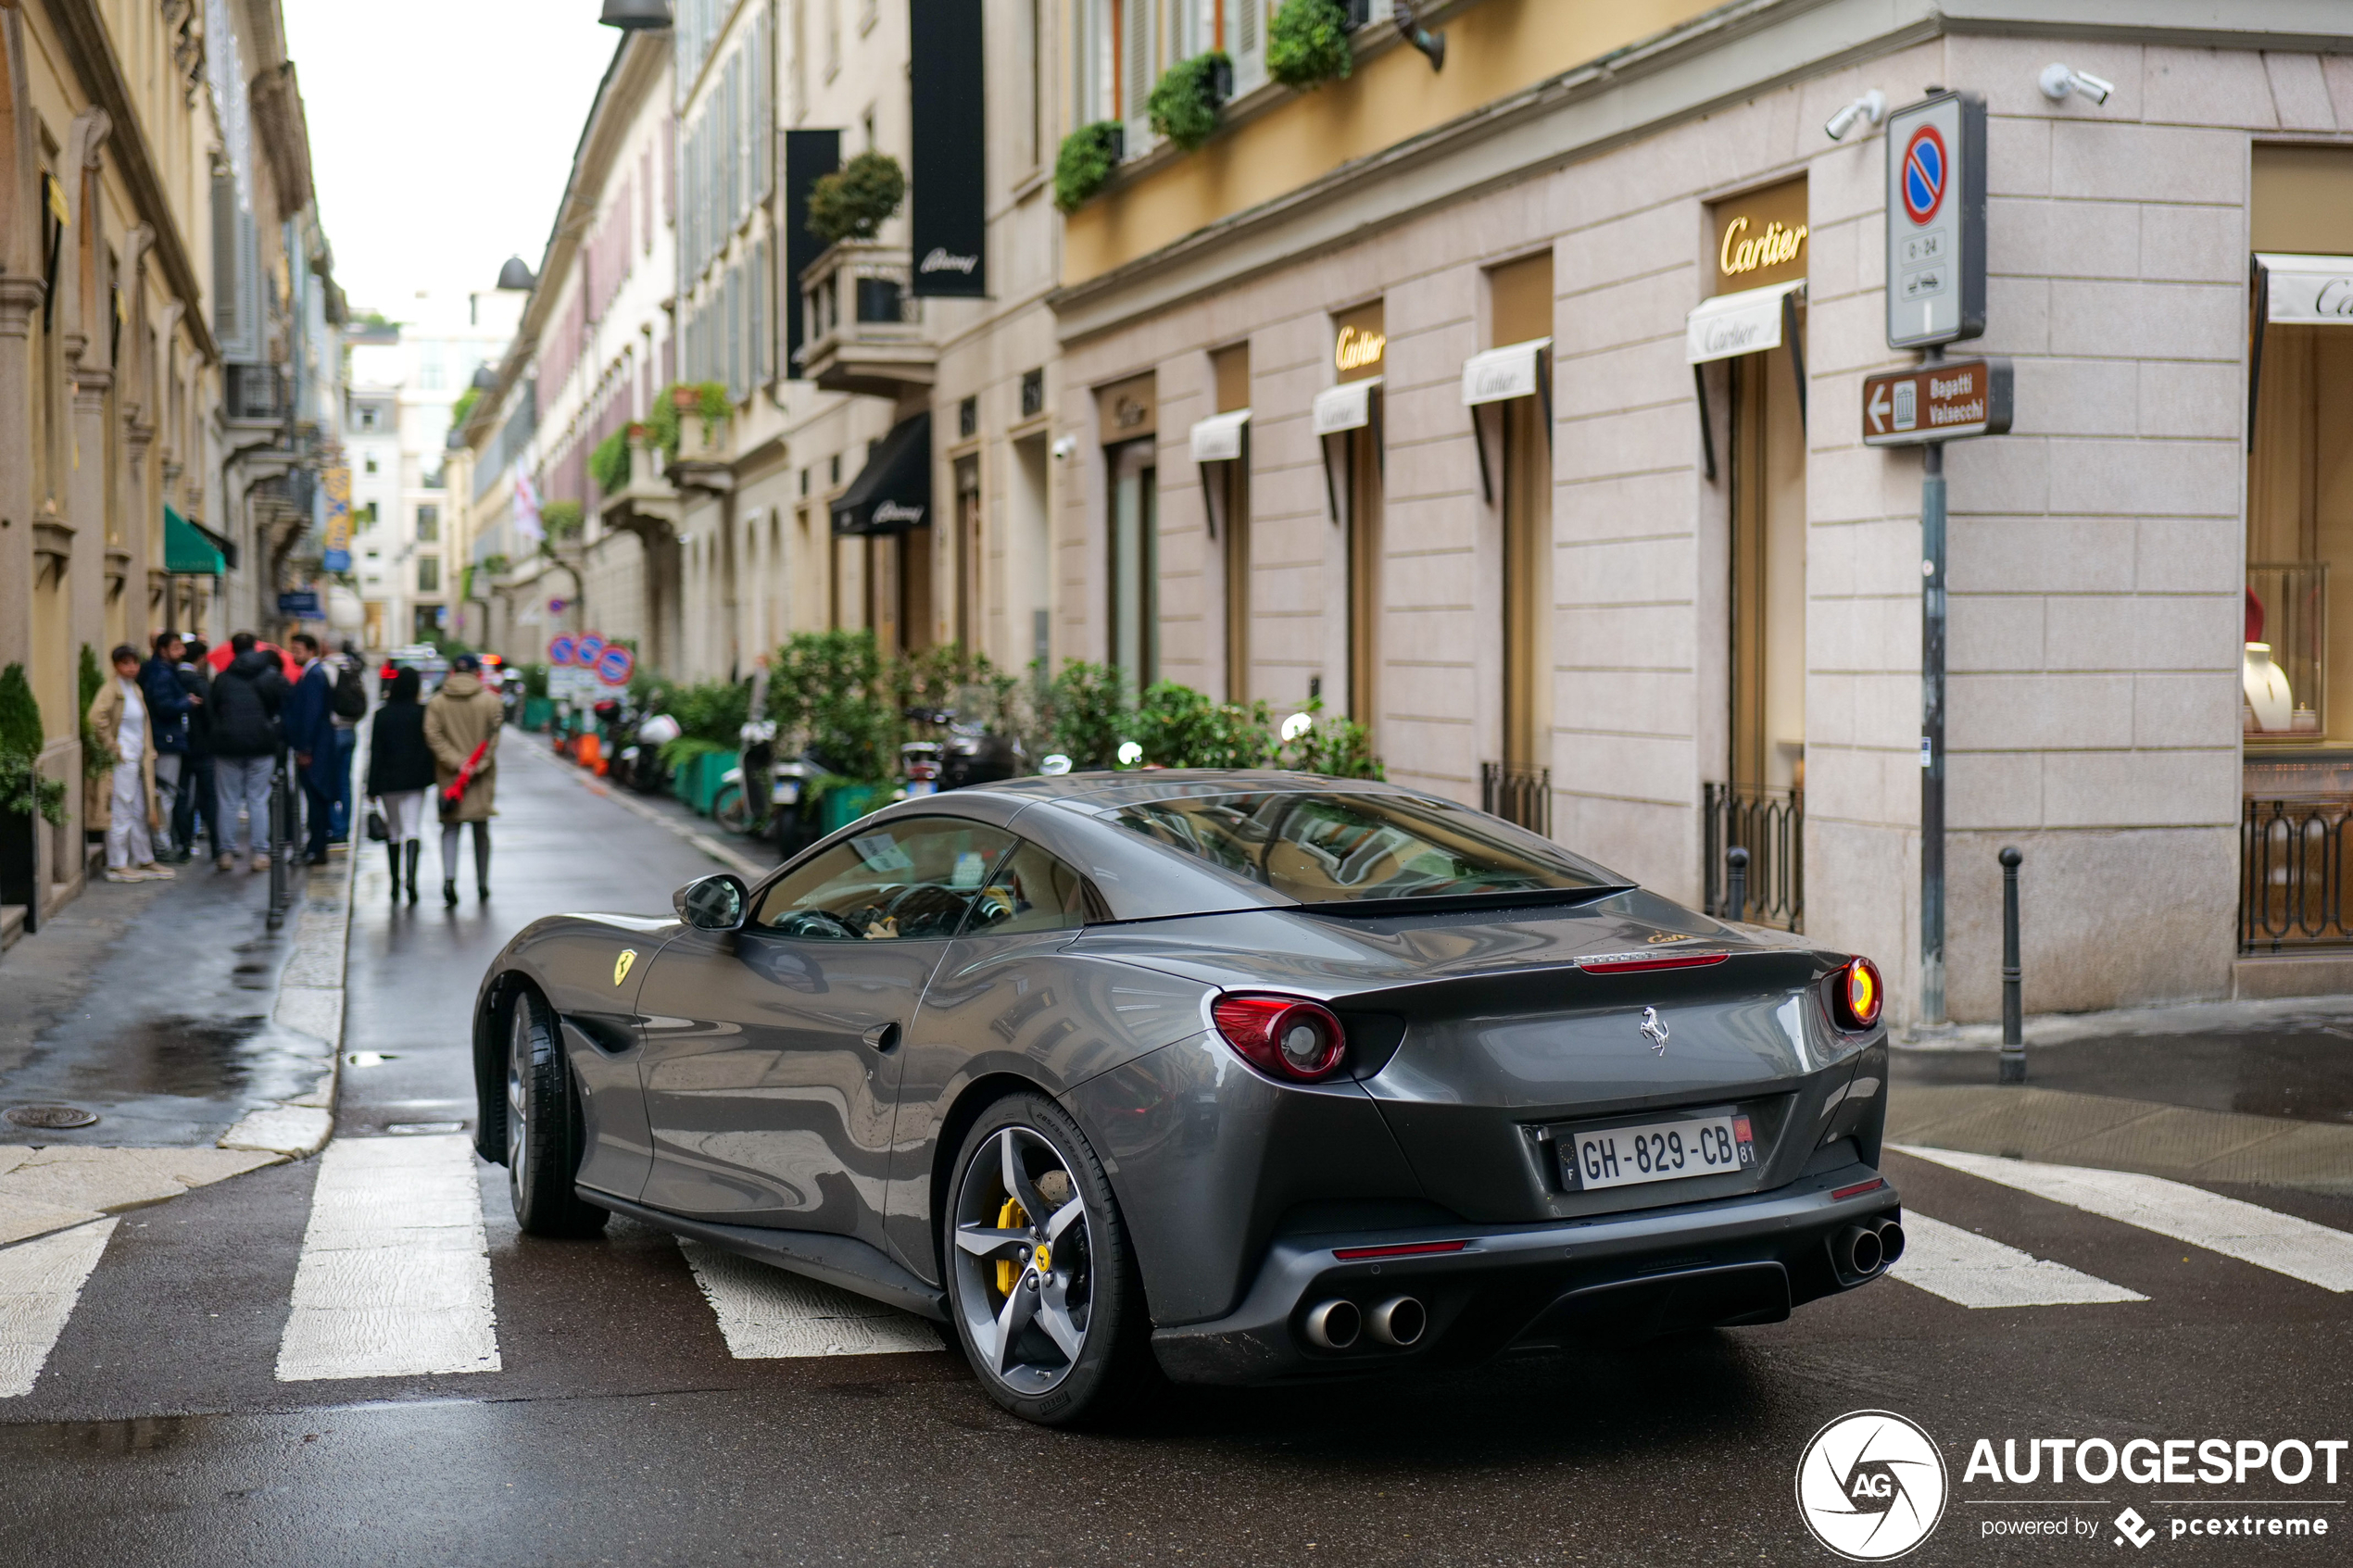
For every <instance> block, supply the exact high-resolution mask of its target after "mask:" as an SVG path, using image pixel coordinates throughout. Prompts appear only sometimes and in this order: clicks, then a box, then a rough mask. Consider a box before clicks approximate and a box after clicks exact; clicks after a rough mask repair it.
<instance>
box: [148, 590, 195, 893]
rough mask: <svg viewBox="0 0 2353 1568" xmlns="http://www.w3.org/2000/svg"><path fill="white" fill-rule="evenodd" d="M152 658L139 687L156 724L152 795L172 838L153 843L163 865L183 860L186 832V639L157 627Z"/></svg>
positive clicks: (153, 738)
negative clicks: (182, 679)
mask: <svg viewBox="0 0 2353 1568" xmlns="http://www.w3.org/2000/svg"><path fill="white" fill-rule="evenodd" d="M152 646H153V647H154V649H155V652H154V655H153V657H151V658H149V659H147V660H146V662H145V663H144V664H142V665H140V666H139V692H140V695H141V696H145V698H146V699H147V717H148V719H149V720H151V721H153V722H154V724H155V732H156V733H155V734H153V735H152V736H150V737H149V738H150V739H151V740H152V741H153V743H154V745H155V748H156V794H157V797H159V800H158V804H159V805H161V807H162V808H163V816H164V822H163V825H164V826H165V827H166V828H167V829H169V830H170V834H171V842H170V845H169V846H168V847H167V846H163V845H158V846H157V855H156V859H159V860H161V861H163V862H164V863H166V864H167V865H184V864H186V863H187V859H188V837H187V835H186V834H183V833H182V832H181V831H180V800H181V797H182V796H183V795H185V794H186V793H187V789H188V783H187V771H188V693H187V690H186V688H185V687H183V686H182V685H181V684H180V660H181V659H183V658H185V657H186V656H187V651H188V649H187V644H186V643H185V642H184V641H182V638H181V636H180V633H177V632H158V633H156V637H155V642H154V644H153V645H152Z"/></svg>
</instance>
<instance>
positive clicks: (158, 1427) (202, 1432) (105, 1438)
mask: <svg viewBox="0 0 2353 1568" xmlns="http://www.w3.org/2000/svg"><path fill="white" fill-rule="evenodd" d="M221 1419H222V1418H221V1417H220V1416H219V1415H142V1416H133V1417H131V1418H129V1419H126V1420H120V1421H42V1422H31V1423H28V1424H25V1425H22V1426H0V1453H7V1454H14V1455H23V1456H31V1455H35V1454H78V1455H85V1456H89V1457H93V1458H103V1459H111V1458H116V1457H119V1456H120V1455H123V1454H139V1453H155V1452H159V1451H163V1450H167V1449H177V1448H181V1447H182V1446H184V1445H186V1444H188V1443H192V1442H195V1441H197V1440H198V1439H200V1438H202V1437H204V1436H206V1435H207V1434H208V1432H210V1430H211V1429H212V1427H213V1425H214V1424H216V1423H218V1422H220V1420H221Z"/></svg>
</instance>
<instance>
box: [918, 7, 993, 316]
mask: <svg viewBox="0 0 2353 1568" xmlns="http://www.w3.org/2000/svg"><path fill="white" fill-rule="evenodd" d="M907 8H908V13H909V16H908V19H909V22H910V24H911V26H912V38H911V39H910V58H909V61H908V86H909V88H910V89H911V94H912V97H913V99H914V112H915V126H914V132H915V135H914V147H913V154H914V168H913V169H911V170H910V171H909V173H910V177H911V179H912V182H913V184H914V191H913V195H912V201H913V203H914V214H913V221H914V245H913V256H912V260H913V263H914V274H915V283H914V292H915V293H916V294H919V295H950V296H956V297H963V298H966V299H979V298H983V297H986V296H987V295H988V264H987V260H986V257H987V254H988V237H987V230H988V136H987V129H988V125H987V117H986V115H985V114H984V113H983V107H982V102H981V69H980V59H981V42H980V8H981V0H907Z"/></svg>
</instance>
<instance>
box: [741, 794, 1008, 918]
mask: <svg viewBox="0 0 2353 1568" xmlns="http://www.w3.org/2000/svg"><path fill="white" fill-rule="evenodd" d="M1012 843H1013V835H1012V834H1009V833H1006V832H1005V831H1004V830H1003V829H1001V828H993V827H989V826H988V825H987V824H986V823H982V822H963V821H961V820H959V819H957V818H953V817H900V818H898V819H896V820H895V821H892V822H879V823H876V824H875V826H873V827H872V828H869V829H868V830H867V831H865V832H863V833H853V834H850V836H849V837H848V838H846V839H844V840H843V841H842V842H840V843H839V844H837V845H835V846H834V847H832V848H830V849H827V850H825V851H824V852H823V853H822V854H819V855H817V856H816V857H815V858H814V859H811V860H810V861H809V862H808V863H807V864H805V865H801V866H798V867H795V868H794V869H793V870H792V871H791V872H787V873H786V875H785V876H784V877H782V878H780V879H779V880H778V881H777V882H775V883H774V884H772V885H771V886H770V887H769V889H768V891H767V893H766V894H765V895H764V896H762V897H761V900H760V909H759V912H758V913H757V914H756V915H755V916H754V917H753V922H752V923H753V924H754V925H756V926H760V927H762V928H764V929H766V930H770V931H774V932H776V933H778V934H779V935H785V936H793V937H799V938H800V939H802V940H804V941H816V942H894V941H907V940H912V939H915V938H921V937H944V936H953V935H956V933H957V931H958V929H959V928H960V927H962V926H963V923H964V919H965V916H966V915H967V914H969V913H974V912H976V911H977V910H978V909H980V908H981V907H982V905H983V904H984V902H986V901H987V900H986V893H987V890H988V886H989V875H988V873H989V871H990V868H991V867H993V866H995V865H996V864H997V863H998V862H999V861H1000V859H1003V857H1004V852H1005V849H1006V847H1008V846H1010V845H1011V844H1012Z"/></svg>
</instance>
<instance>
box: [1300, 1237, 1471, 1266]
mask: <svg viewBox="0 0 2353 1568" xmlns="http://www.w3.org/2000/svg"><path fill="white" fill-rule="evenodd" d="M1469 1245H1470V1243H1469V1242H1467V1241H1408V1242H1403V1243H1401V1244H1399V1245H1398V1246H1395V1247H1335V1248H1332V1256H1333V1257H1335V1258H1338V1259H1340V1260H1341V1261H1343V1262H1353V1261H1355V1260H1356V1259H1359V1258H1412V1257H1416V1256H1417V1255H1419V1254H1421V1253H1424V1252H1460V1251H1461V1250H1462V1249H1463V1248H1466V1247H1468V1246H1469Z"/></svg>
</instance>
